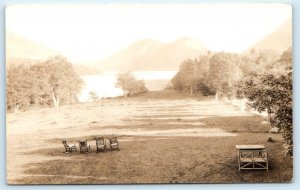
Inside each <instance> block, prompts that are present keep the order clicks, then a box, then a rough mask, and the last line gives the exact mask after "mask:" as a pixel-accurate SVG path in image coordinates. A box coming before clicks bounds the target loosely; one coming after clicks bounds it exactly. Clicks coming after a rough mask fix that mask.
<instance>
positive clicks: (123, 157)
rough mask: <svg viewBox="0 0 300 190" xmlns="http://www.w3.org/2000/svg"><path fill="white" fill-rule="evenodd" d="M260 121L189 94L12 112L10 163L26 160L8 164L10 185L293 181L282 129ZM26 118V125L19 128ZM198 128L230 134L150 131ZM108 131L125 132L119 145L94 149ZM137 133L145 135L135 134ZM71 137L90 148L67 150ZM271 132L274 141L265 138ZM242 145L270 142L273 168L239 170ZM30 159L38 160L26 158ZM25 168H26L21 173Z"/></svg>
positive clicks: (270, 160) (10, 119)
mask: <svg viewBox="0 0 300 190" xmlns="http://www.w3.org/2000/svg"><path fill="white" fill-rule="evenodd" d="M50 116H51V117H50ZM120 116H121V117H120ZM262 121H264V118H263V117H260V116H254V115H251V114H245V113H240V111H239V110H236V109H235V108H233V107H231V106H228V105H225V104H222V103H219V102H216V101H203V102H201V101H198V100H189V99H185V100H182V99H179V100H178V101H177V100H163V101H161V100H155V101H154V100H151V101H148V100H146V99H145V101H139V100H138V99H136V100H135V99H129V100H126V101H125V100H123V99H122V100H105V101H104V102H98V103H88V104H79V105H72V106H68V107H61V108H58V109H45V110H40V112H32V113H30V112H27V113H20V114H15V115H11V116H10V117H8V123H9V124H10V126H9V127H10V128H8V129H9V133H8V139H9V141H8V147H11V148H9V149H8V150H9V151H8V153H9V154H8V155H9V156H8V160H13V161H14V162H11V163H19V162H23V164H22V165H20V167H19V166H18V167H13V165H12V164H11V165H10V164H8V165H9V166H10V167H9V168H10V174H15V176H13V175H11V176H12V177H10V178H8V183H12V184H116V183H118V184H120V183H121V184H127V183H246V182H247V183H250V182H289V181H291V180H292V177H293V160H292V158H290V157H288V156H284V155H283V154H282V150H283V148H282V139H281V134H269V133H268V130H269V126H268V125H267V124H263V123H262ZM23 123H24V125H25V124H26V125H25V127H24V125H20V124H23ZM197 128H201V129H202V128H203V129H206V128H207V129H220V130H223V131H226V132H228V133H230V134H231V136H226V135H223V136H220V137H217V136H213V135H212V136H210V137H204V136H201V134H196V135H195V136H193V132H191V133H189V134H188V135H189V136H190V137H187V136H184V135H186V134H181V133H177V134H176V133H175V135H174V134H173V135H170V134H168V133H165V134H164V136H163V135H161V136H159V137H158V136H155V135H152V136H146V134H149V133H147V132H149V131H150V132H151V131H152V132H153V131H163V130H164V131H168V129H175V131H176V129H184V130H181V132H182V131H183V132H184V131H185V129H197ZM29 129H30V130H29ZM20 130H22V131H20ZM110 130H112V131H113V133H112V134H114V135H118V134H119V135H118V139H119V141H120V149H121V150H120V151H107V152H103V153H102V152H101V153H96V152H95V141H94V140H93V138H94V137H95V136H100V135H103V134H104V135H105V134H106V135H108V134H110ZM137 130H140V131H142V132H144V133H139V135H134V133H131V132H132V131H137ZM105 131H106V132H107V131H108V132H107V133H104V132H105ZM186 131H188V130H186ZM192 131H193V130H192ZM195 131H196V130H195ZM207 131H209V130H207ZM26 132H27V133H26ZM126 132H128V133H126ZM203 133H205V130H203ZM122 134H123V135H122ZM124 134H127V135H124ZM128 134H133V135H128ZM142 134H144V135H142ZM66 135H68V136H67V139H68V142H70V143H77V140H78V139H89V141H88V143H89V144H90V145H91V148H92V152H91V153H89V154H78V153H72V154H65V153H63V152H64V147H63V145H62V144H61V138H66V137H65V136H66ZM197 135H198V136H197ZM232 135H233V136H232ZM269 136H271V137H272V139H273V140H274V142H267V138H268V137H269ZM237 144H264V145H265V146H266V147H267V148H268V152H269V164H270V170H269V171H268V172H266V171H242V172H240V171H238V165H237V151H236V149H235V145H237ZM33 145H34V147H33ZM16 146H17V147H18V146H20V147H21V148H14V147H16ZM77 147H78V146H77ZM13 148H14V149H13ZM16 158H18V159H16ZM14 159H15V160H14ZM25 159H32V161H31V162H24V161H25ZM20 168H21V169H22V168H24V170H20V171H18V172H19V173H16V169H17V170H18V169H20ZM16 176H17V178H16Z"/></svg>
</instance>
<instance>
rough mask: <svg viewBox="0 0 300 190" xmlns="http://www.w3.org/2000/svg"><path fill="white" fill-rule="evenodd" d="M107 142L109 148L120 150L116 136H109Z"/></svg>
mask: <svg viewBox="0 0 300 190" xmlns="http://www.w3.org/2000/svg"><path fill="white" fill-rule="evenodd" d="M109 143H110V149H111V150H120V149H119V142H118V139H117V137H110V138H109Z"/></svg>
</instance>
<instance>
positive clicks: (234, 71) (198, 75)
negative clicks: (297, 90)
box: [171, 48, 293, 155]
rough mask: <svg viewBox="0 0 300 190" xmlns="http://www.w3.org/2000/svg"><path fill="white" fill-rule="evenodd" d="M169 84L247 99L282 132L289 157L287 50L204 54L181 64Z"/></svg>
mask: <svg viewBox="0 0 300 190" xmlns="http://www.w3.org/2000/svg"><path fill="white" fill-rule="evenodd" d="M171 84H172V88H173V89H175V90H176V91H179V92H184V93H190V94H201V95H203V96H215V97H216V98H217V99H221V98H225V99H229V100H234V99H243V98H246V99H248V105H249V106H250V107H251V108H253V109H255V110H257V111H259V112H262V111H266V112H267V113H268V116H269V121H270V124H271V126H272V127H278V128H279V129H280V130H282V131H283V139H284V141H285V144H284V150H285V153H286V154H289V155H292V154H293V138H292V136H293V124H292V115H293V106H292V105H293V104H292V50H291V48H289V49H287V50H285V51H284V52H282V53H276V52H272V51H267V50H265V51H255V50H251V51H250V52H249V53H246V54H235V53H226V52H217V53H211V52H207V53H206V54H205V55H201V56H200V57H197V58H195V59H187V60H185V61H183V62H182V64H181V66H180V69H179V71H178V72H177V74H176V75H175V76H174V78H173V79H172V80H171Z"/></svg>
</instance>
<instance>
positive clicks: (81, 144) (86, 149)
mask: <svg viewBox="0 0 300 190" xmlns="http://www.w3.org/2000/svg"><path fill="white" fill-rule="evenodd" d="M78 142H79V151H80V153H88V152H90V150H91V147H90V145H88V144H87V140H85V141H78Z"/></svg>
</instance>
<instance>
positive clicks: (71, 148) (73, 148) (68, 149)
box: [62, 139, 77, 153]
mask: <svg viewBox="0 0 300 190" xmlns="http://www.w3.org/2000/svg"><path fill="white" fill-rule="evenodd" d="M62 143H63V145H64V147H65V150H66V151H65V153H70V152H77V148H76V145H68V143H67V140H66V139H64V140H62Z"/></svg>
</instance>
